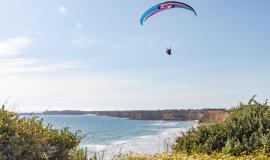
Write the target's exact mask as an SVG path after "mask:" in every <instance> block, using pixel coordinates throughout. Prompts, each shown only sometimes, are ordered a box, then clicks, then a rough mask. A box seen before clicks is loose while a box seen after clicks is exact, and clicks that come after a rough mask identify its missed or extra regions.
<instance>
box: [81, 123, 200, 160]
mask: <svg viewBox="0 0 270 160" xmlns="http://www.w3.org/2000/svg"><path fill="white" fill-rule="evenodd" d="M151 122H154V123H153V125H156V126H159V125H161V126H162V125H167V126H172V127H173V125H176V124H177V123H180V122H179V121H171V122H168V121H151ZM189 122H193V123H194V124H193V125H192V126H191V127H189V128H192V127H196V126H197V125H198V122H197V121H189ZM189 128H185V127H181V128H167V129H160V130H157V132H156V134H152V135H144V136H139V137H133V138H131V139H122V140H117V141H113V142H111V143H110V144H109V145H104V144H86V145H82V147H86V148H87V150H88V154H89V155H92V154H94V153H97V154H98V155H104V158H105V159H110V158H112V157H113V156H114V155H117V154H120V153H127V152H136V153H141V154H156V153H161V152H165V151H170V150H171V146H172V145H173V144H174V143H175V140H176V138H177V137H179V136H181V133H182V132H184V131H186V130H187V129H189Z"/></svg>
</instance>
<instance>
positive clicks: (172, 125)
mask: <svg viewBox="0 0 270 160" xmlns="http://www.w3.org/2000/svg"><path fill="white" fill-rule="evenodd" d="M177 124H178V122H166V121H158V122H154V123H152V124H150V125H152V126H168V127H174V126H177Z"/></svg>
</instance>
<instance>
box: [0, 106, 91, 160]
mask: <svg viewBox="0 0 270 160" xmlns="http://www.w3.org/2000/svg"><path fill="white" fill-rule="evenodd" d="M81 139H82V137H81V136H80V135H79V132H76V133H72V132H70V131H69V130H68V129H67V128H64V129H61V130H57V129H53V128H52V126H51V125H47V126H44V124H43V122H42V120H39V119H38V118H37V117H33V118H30V119H27V118H19V116H18V115H17V114H15V113H12V112H9V111H5V110H0V159H1V160H11V159H16V160H25V159H27V160H69V159H70V160H84V159H87V156H86V151H85V150H82V149H79V148H78V145H79V143H80V141H81Z"/></svg>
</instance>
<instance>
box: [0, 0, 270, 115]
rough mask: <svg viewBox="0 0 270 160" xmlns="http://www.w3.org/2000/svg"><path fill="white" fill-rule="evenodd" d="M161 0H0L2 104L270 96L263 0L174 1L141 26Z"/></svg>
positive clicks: (52, 106)
mask: <svg viewBox="0 0 270 160" xmlns="http://www.w3.org/2000/svg"><path fill="white" fill-rule="evenodd" d="M159 2H163V1H161V0H158V1H148V0H145V1H132V0H117V1H116V0H110V1H106V2H105V1H99V0H89V1H84V0H77V1H69V0H64V1H42V2H41V1H39V2H38V1H35V0H27V1H20V0H10V1H1V2H0V19H1V25H0V35H1V36H0V104H2V103H5V101H8V102H9V107H8V108H9V109H11V110H15V111H20V112H29V111H44V110H46V109H48V110H134V109H145V110H155V109H188V108H192V107H194V108H196V107H199V108H217V107H224V108H229V107H231V106H236V105H238V104H239V102H247V101H248V99H249V98H251V97H252V96H253V95H255V94H257V95H258V100H259V101H264V99H267V98H269V97H270V85H269V84H268V82H269V79H270V72H269V69H270V63H269V59H270V54H269V51H270V45H269V44H270V31H269V28H270V22H269V20H268V19H269V17H268V16H269V15H270V10H269V8H268V7H269V6H270V1H267V0H262V1H260V2H259V3H255V1H253V3H251V2H247V1H244V0H240V1H233V0H228V1H214V0H205V1H198V0H189V1H187V0H183V2H185V3H188V4H189V5H191V6H192V7H193V8H195V10H196V11H197V14H198V16H197V17H196V16H194V15H193V13H190V12H188V11H185V10H180V11H179V10H171V11H166V12H163V13H160V14H158V15H157V16H153V18H151V19H149V20H148V21H147V23H145V24H144V26H141V25H140V22H139V20H140V16H141V15H142V13H143V12H144V11H145V10H146V9H147V8H149V7H151V6H153V5H155V4H157V3H159ZM170 26H171V27H170ZM168 27H169V30H168ZM168 45H171V46H172V48H173V54H172V55H171V56H168V55H166V54H165V53H164V51H165V47H167V46H168ZM181 107H183V108H181Z"/></svg>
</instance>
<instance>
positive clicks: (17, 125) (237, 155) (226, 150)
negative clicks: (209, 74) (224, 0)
mask: <svg viewBox="0 0 270 160" xmlns="http://www.w3.org/2000/svg"><path fill="white" fill-rule="evenodd" d="M228 113H229V114H228V115H227V116H226V119H224V117H223V118H214V119H216V120H217V119H219V121H218V122H217V121H212V120H213V117H216V115H214V116H211V115H209V116H208V119H207V118H206V119H205V121H204V123H200V124H199V125H198V126H197V127H195V128H191V129H189V130H188V131H186V132H184V133H182V135H180V136H179V137H178V138H177V140H176V142H175V144H174V145H173V146H172V150H171V151H167V152H164V153H159V154H155V155H143V154H138V153H132V152H130V153H120V154H118V155H115V156H114V157H113V158H112V160H181V159H185V160H189V159H190V160H191V159H198V160H201V159H230V160H231V159H236V160H237V159H269V158H270V106H269V105H268V104H267V101H266V102H265V103H259V102H257V101H256V100H255V96H254V97H253V98H251V99H250V100H249V102H248V103H247V104H242V103H240V105H239V106H238V107H235V108H232V109H231V110H229V112H228ZM222 115H223V114H222ZM82 138H83V137H82V136H81V135H80V132H75V133H72V132H70V131H69V130H68V128H63V129H61V130H57V129H54V128H52V125H44V123H43V122H42V120H40V119H38V118H37V117H32V118H29V119H27V118H23V117H20V116H18V115H17V114H15V113H13V112H9V111H6V110H4V109H2V110H0V159H1V160H9V159H18V160H20V159H21V160H24V159H27V160H32V159H40V160H43V159H44V160H86V159H90V160H103V157H99V156H98V155H97V154H94V156H90V157H87V151H86V149H81V148H79V147H78V146H79V143H80V141H81V140H82Z"/></svg>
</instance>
